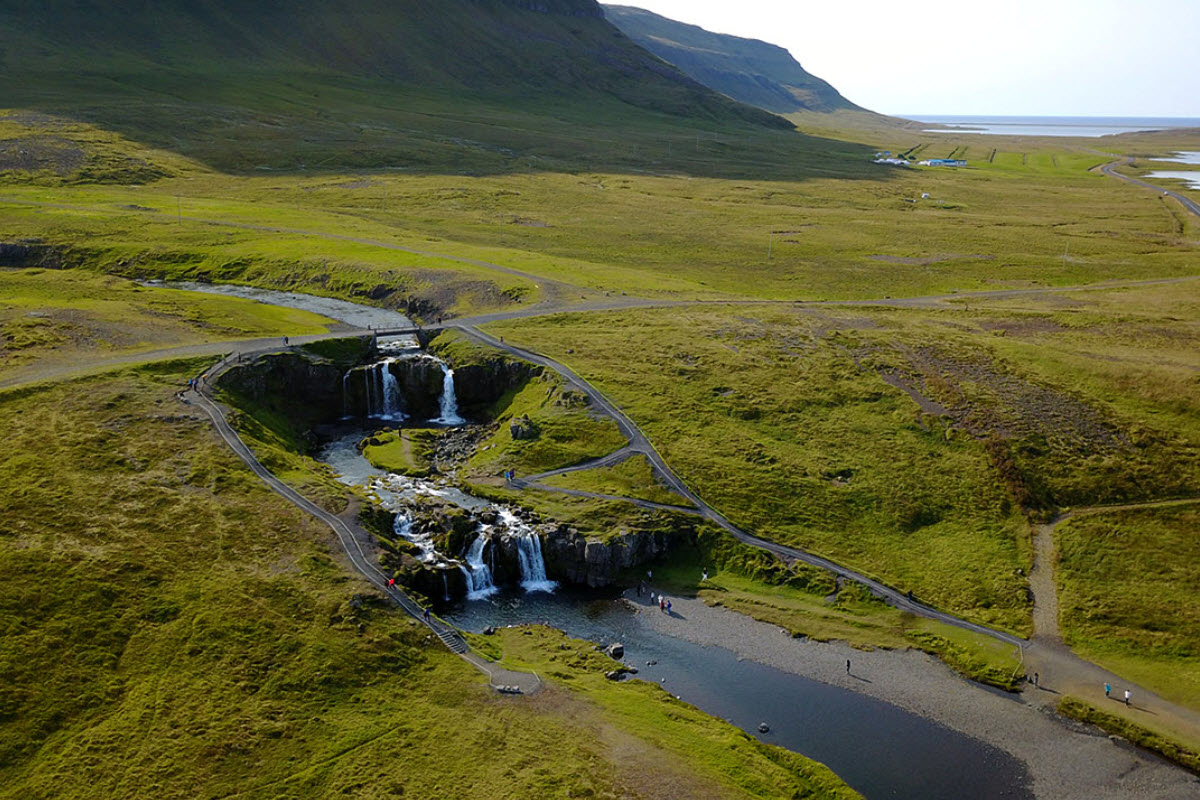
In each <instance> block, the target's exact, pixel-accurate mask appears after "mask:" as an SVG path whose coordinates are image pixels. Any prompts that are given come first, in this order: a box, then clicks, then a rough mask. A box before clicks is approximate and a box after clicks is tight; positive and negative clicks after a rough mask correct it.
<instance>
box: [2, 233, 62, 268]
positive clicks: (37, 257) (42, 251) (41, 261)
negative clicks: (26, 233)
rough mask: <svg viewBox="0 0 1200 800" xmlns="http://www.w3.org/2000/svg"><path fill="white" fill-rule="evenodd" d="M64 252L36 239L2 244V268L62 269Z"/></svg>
mask: <svg viewBox="0 0 1200 800" xmlns="http://www.w3.org/2000/svg"><path fill="white" fill-rule="evenodd" d="M62 260H63V259H62V252H61V251H60V250H59V249H58V248H57V247H51V246H49V245H44V244H41V243H40V242H38V241H37V240H35V239H30V240H21V241H17V242H0V267H47V268H49V269H59V268H60V267H62Z"/></svg>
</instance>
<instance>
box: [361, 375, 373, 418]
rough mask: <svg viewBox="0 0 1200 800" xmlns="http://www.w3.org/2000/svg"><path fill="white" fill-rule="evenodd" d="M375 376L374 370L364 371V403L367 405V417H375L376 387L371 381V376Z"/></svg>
mask: <svg viewBox="0 0 1200 800" xmlns="http://www.w3.org/2000/svg"><path fill="white" fill-rule="evenodd" d="M374 374H375V370H373V369H364V370H363V402H364V404H365V405H366V410H367V416H368V417H373V416H375V386H374V384H373V382H372V381H371V376H373V375H374Z"/></svg>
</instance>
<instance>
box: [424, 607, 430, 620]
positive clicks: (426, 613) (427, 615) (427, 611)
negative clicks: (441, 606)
mask: <svg viewBox="0 0 1200 800" xmlns="http://www.w3.org/2000/svg"><path fill="white" fill-rule="evenodd" d="M425 621H426V622H429V608H428V607H426V609H425Z"/></svg>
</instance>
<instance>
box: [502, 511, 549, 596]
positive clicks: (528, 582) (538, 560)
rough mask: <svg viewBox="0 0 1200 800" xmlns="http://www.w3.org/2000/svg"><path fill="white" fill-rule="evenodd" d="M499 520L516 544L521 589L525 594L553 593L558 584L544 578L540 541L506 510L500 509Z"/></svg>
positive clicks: (544, 571)
mask: <svg viewBox="0 0 1200 800" xmlns="http://www.w3.org/2000/svg"><path fill="white" fill-rule="evenodd" d="M500 520H501V521H502V522H503V523H504V527H506V528H508V530H509V531H510V532H511V533H512V535H513V538H514V539H515V540H516V542H517V561H518V563H519V565H520V567H521V588H523V589H524V590H525V591H527V592H553V591H554V590H555V589H557V588H558V584H557V583H555V582H554V581H552V580H549V579H548V578H546V561H545V559H544V558H542V540H541V539H540V538H539V537H538V535H537V531H535V530H533V529H532V528H530V527H529V526H528V525H526V524H525V523H524V522H522V521H521V520H520V519H518V518H517V515H516V514H514V513H513V512H511V511H509V510H508V509H507V508H502V509H500Z"/></svg>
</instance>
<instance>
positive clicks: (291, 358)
mask: <svg viewBox="0 0 1200 800" xmlns="http://www.w3.org/2000/svg"><path fill="white" fill-rule="evenodd" d="M217 383H218V385H219V386H220V387H221V388H222V389H224V390H227V391H229V392H232V393H233V394H234V395H238V396H240V397H241V398H244V399H246V400H249V401H250V402H251V403H252V405H254V406H257V407H260V408H265V409H267V410H269V411H274V412H277V413H279V414H282V415H284V417H286V418H287V419H288V420H290V421H291V422H292V423H293V425H295V426H296V427H297V428H298V429H300V430H304V429H306V428H311V427H312V426H314V425H316V424H319V423H321V422H325V421H327V420H331V419H337V418H338V417H340V416H341V415H342V368H341V367H339V366H338V365H337V364H335V363H333V362H332V361H330V360H328V359H324V358H321V357H319V356H314V355H311V354H308V353H304V352H300V351H293V352H287V353H277V354H272V355H265V356H260V357H259V358H256V359H254V360H253V361H248V362H246V363H245V364H235V365H233V366H232V367H230V368H229V369H228V370H227V371H226V372H225V373H224V374H222V375H221V376H220V378H219V379H218V381H217Z"/></svg>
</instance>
